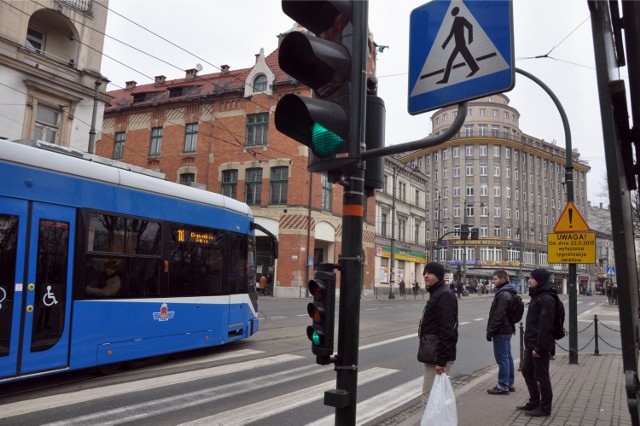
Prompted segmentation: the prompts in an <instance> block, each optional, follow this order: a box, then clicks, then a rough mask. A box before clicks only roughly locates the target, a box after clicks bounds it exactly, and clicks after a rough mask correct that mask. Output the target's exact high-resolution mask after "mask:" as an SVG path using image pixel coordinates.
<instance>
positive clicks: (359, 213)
mask: <svg viewBox="0 0 640 426" xmlns="http://www.w3.org/2000/svg"><path fill="white" fill-rule="evenodd" d="M368 16H369V3H368V2H367V1H355V2H353V14H352V23H353V44H352V46H353V50H352V52H351V54H352V66H351V83H352V87H351V120H350V126H351V129H350V135H351V143H353V144H356V143H357V144H358V148H359V150H360V151H362V149H363V147H364V141H365V124H366V121H365V117H366V104H365V102H366V99H367V92H366V76H367V43H368ZM364 178H365V171H364V167H363V164H362V162H360V165H359V167H358V168H357V170H356V172H355V174H354V175H352V176H347V182H346V183H347V185H346V187H345V189H344V195H343V202H342V204H343V213H342V231H343V234H342V254H341V256H340V265H341V271H342V273H341V274H340V326H339V329H338V353H337V355H336V363H335V369H336V374H337V380H336V385H337V389H336V390H334V391H329V392H327V393H325V403H328V402H336V404H328V405H333V406H334V407H336V419H335V424H336V425H354V424H355V423H356V403H357V397H358V344H359V341H360V291H361V288H362V261H363V260H362V227H363V216H364V204H365V202H366V196H365V188H364ZM332 396H337V397H338V398H337V401H330V399H331V397H332Z"/></svg>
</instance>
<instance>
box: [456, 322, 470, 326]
mask: <svg viewBox="0 0 640 426" xmlns="http://www.w3.org/2000/svg"><path fill="white" fill-rule="evenodd" d="M467 324H471V322H469V321H465V322H461V323H458V325H467Z"/></svg>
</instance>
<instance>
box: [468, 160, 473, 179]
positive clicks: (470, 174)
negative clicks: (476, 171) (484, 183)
mask: <svg viewBox="0 0 640 426" xmlns="http://www.w3.org/2000/svg"><path fill="white" fill-rule="evenodd" d="M467 176H473V163H467Z"/></svg>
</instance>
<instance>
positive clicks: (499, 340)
mask: <svg viewBox="0 0 640 426" xmlns="http://www.w3.org/2000/svg"><path fill="white" fill-rule="evenodd" d="M493 284H494V286H495V289H496V293H495V296H494V297H493V302H492V303H491V309H490V310H489V320H488V321H487V341H488V342H493V356H494V357H495V359H496V363H497V364H498V384H497V385H496V386H494V387H493V388H491V389H488V390H487V392H488V393H489V394H491V395H509V392H515V391H516V390H515V388H514V383H515V367H514V364H513V356H512V355H511V336H513V335H514V334H515V332H516V327H515V324H514V323H512V322H511V318H510V312H511V311H512V307H513V305H514V304H515V300H516V296H517V292H516V289H515V288H513V287H512V286H511V284H509V274H507V272H506V271H505V270H504V269H499V270H497V271H495V272H494V273H493Z"/></svg>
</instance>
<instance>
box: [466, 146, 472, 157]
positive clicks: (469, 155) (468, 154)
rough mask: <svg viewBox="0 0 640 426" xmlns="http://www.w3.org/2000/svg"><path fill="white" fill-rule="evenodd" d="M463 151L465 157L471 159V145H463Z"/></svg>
mask: <svg viewBox="0 0 640 426" xmlns="http://www.w3.org/2000/svg"><path fill="white" fill-rule="evenodd" d="M464 149H465V154H466V156H467V157H473V145H465V147H464Z"/></svg>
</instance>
